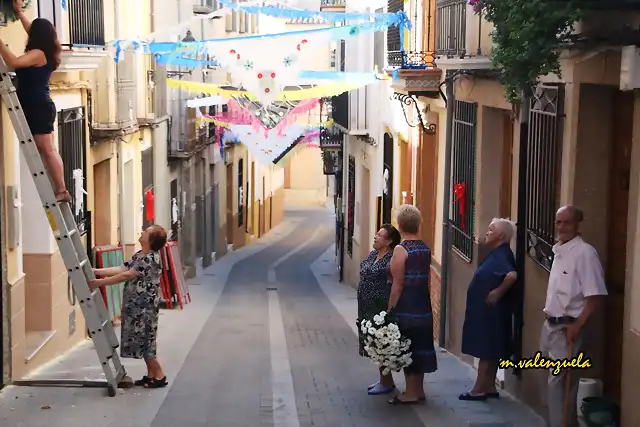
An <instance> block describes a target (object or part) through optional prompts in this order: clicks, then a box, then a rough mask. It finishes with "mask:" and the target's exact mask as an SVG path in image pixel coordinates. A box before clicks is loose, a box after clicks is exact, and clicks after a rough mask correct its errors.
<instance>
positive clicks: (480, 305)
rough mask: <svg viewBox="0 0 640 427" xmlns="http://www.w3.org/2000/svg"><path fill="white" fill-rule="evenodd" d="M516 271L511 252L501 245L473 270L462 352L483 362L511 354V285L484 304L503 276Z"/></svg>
mask: <svg viewBox="0 0 640 427" xmlns="http://www.w3.org/2000/svg"><path fill="white" fill-rule="evenodd" d="M515 270H516V262H515V258H514V256H513V252H512V251H511V248H510V247H509V245H508V244H503V245H500V246H498V247H497V248H495V249H492V250H491V252H489V254H488V255H487V257H486V258H485V260H484V261H483V262H482V264H480V266H479V267H478V269H477V270H476V272H475V274H474V276H473V279H472V280H471V283H470V284H469V289H468V290H467V309H466V312H465V316H464V325H463V326H462V352H463V353H464V354H468V355H469V356H473V357H477V358H479V359H483V360H492V361H498V360H500V359H507V358H509V357H510V356H511V353H512V350H513V345H512V344H513V339H512V337H513V328H512V323H513V321H512V313H513V295H512V294H513V291H514V289H515V285H513V286H511V289H510V290H509V291H508V292H507V293H506V294H505V295H504V296H503V297H502V298H501V299H500V300H498V302H497V303H496V304H495V305H488V304H487V303H486V302H485V300H486V298H487V295H488V294H489V292H491V291H492V290H494V289H496V288H497V287H498V286H500V284H501V283H502V281H503V280H504V278H505V276H506V275H507V274H508V273H510V272H512V271H515Z"/></svg>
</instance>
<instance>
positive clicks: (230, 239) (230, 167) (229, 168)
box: [227, 164, 234, 245]
mask: <svg viewBox="0 0 640 427" xmlns="http://www.w3.org/2000/svg"><path fill="white" fill-rule="evenodd" d="M233 225H234V224H233V164H230V165H227V245H233V229H234V227H233Z"/></svg>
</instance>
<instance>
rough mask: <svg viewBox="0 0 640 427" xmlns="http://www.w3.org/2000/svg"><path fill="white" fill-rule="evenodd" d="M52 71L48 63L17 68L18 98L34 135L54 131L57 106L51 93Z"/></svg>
mask: <svg viewBox="0 0 640 427" xmlns="http://www.w3.org/2000/svg"><path fill="white" fill-rule="evenodd" d="M52 71H53V70H52V69H51V67H50V66H49V65H48V64H47V65H44V66H42V67H26V68H17V69H16V77H17V78H18V79H17V80H18V81H17V91H16V92H17V95H18V100H19V101H20V105H22V110H23V111H24V115H25V117H26V119H27V124H28V125H29V129H30V130H31V133H32V134H33V135H48V134H50V133H51V132H53V123H54V122H55V120H56V106H55V104H54V103H53V100H52V99H51V95H50V93H49V79H50V78H51V73H52Z"/></svg>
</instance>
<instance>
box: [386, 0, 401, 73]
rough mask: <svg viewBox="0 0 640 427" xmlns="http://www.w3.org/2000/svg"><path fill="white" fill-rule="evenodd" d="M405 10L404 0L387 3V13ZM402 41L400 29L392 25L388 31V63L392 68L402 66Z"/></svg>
mask: <svg viewBox="0 0 640 427" xmlns="http://www.w3.org/2000/svg"><path fill="white" fill-rule="evenodd" d="M401 10H404V1H403V0H389V1H388V2H387V12H388V13H395V12H398V11H401ZM401 41H402V39H401V37H400V29H399V28H398V27H397V26H395V25H392V26H391V27H389V28H388V29H387V62H388V64H389V65H390V66H392V67H399V66H401V65H402V52H401V51H402V43H401Z"/></svg>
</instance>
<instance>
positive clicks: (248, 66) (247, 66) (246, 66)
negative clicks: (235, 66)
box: [244, 61, 253, 71]
mask: <svg viewBox="0 0 640 427" xmlns="http://www.w3.org/2000/svg"><path fill="white" fill-rule="evenodd" d="M244 69H245V70H247V71H251V70H253V61H246V62H245V63H244Z"/></svg>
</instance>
